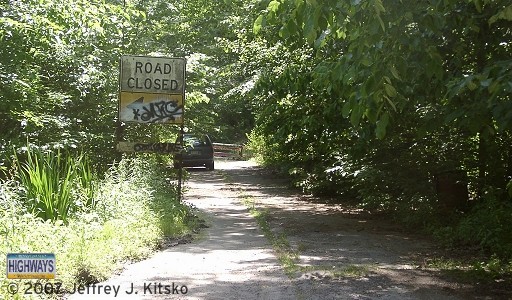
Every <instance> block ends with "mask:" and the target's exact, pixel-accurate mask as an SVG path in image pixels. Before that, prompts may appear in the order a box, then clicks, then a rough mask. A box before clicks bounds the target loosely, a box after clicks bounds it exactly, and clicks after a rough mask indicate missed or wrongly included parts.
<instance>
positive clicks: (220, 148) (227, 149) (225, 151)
mask: <svg viewBox="0 0 512 300" xmlns="http://www.w3.org/2000/svg"><path fill="white" fill-rule="evenodd" d="M212 145H213V151H214V153H213V155H214V156H215V157H225V158H231V159H242V157H243V152H244V146H243V145H237V144H222V143H212Z"/></svg>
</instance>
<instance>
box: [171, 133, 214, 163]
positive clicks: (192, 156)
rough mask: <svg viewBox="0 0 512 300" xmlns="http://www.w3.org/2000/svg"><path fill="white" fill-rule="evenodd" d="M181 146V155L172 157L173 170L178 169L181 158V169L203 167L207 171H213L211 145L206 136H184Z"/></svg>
mask: <svg viewBox="0 0 512 300" xmlns="http://www.w3.org/2000/svg"><path fill="white" fill-rule="evenodd" d="M176 142H177V143H178V142H179V141H176ZM183 145H184V147H185V149H184V151H183V152H182V154H176V155H175V156H174V168H179V167H180V158H181V159H183V160H182V161H181V163H182V166H183V167H203V166H204V167H206V169H208V170H213V169H214V162H213V145H212V141H211V140H210V137H209V136H208V135H206V134H203V135H194V134H184V135H183Z"/></svg>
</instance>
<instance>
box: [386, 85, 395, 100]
mask: <svg viewBox="0 0 512 300" xmlns="http://www.w3.org/2000/svg"><path fill="white" fill-rule="evenodd" d="M384 90H385V91H386V94H387V95H388V96H389V97H391V98H394V97H396V96H397V95H398V93H397V92H396V90H395V88H394V87H393V86H392V85H391V84H388V83H384Z"/></svg>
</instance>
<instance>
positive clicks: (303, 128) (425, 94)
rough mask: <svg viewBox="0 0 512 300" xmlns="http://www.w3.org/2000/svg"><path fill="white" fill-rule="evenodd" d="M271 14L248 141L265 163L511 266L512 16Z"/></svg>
mask: <svg viewBox="0 0 512 300" xmlns="http://www.w3.org/2000/svg"><path fill="white" fill-rule="evenodd" d="M263 3H264V4H265V7H264V9H263V10H262V11H261V14H260V15H259V17H258V18H257V19H256V21H255V23H254V31H255V32H257V33H259V35H260V37H261V38H262V39H264V40H265V41H266V43H267V49H269V50H271V51H272V56H271V60H268V61H267V63H268V65H267V66H263V67H262V69H261V73H260V76H259V79H258V82H257V87H256V89H255V92H254V98H255V100H256V101H255V109H256V111H255V113H256V117H257V121H256V128H255V129H254V132H253V133H252V135H251V138H252V147H253V148H254V149H255V150H257V151H259V152H260V153H261V154H262V158H263V160H264V162H265V163H267V164H269V165H274V166H278V167H279V168H281V169H282V170H284V171H287V172H289V173H290V174H293V175H294V176H296V178H297V181H298V183H299V185H300V186H302V187H303V188H304V189H305V190H307V191H311V192H314V193H318V194H320V193H325V194H329V195H345V196H347V197H355V198H356V199H357V202H358V203H359V204H361V205H364V206H365V207H367V208H371V209H377V210H380V211H385V212H392V213H393V214H394V215H395V216H397V217H398V218H399V219H400V220H402V221H406V222H408V223H409V224H415V225H417V224H422V225H424V226H426V227H433V226H434V225H435V226H434V227H435V228H444V229H443V230H444V231H443V234H445V235H446V236H450V238H451V239H454V240H457V241H462V242H472V243H477V244H478V243H479V244H481V245H482V246H483V247H484V248H486V249H492V251H494V252H497V253H499V254H500V255H502V256H504V257H511V256H512V239H511V237H510V235H509V234H507V232H508V229H507V228H511V226H512V218H511V216H512V201H511V197H512V183H511V180H512V160H511V158H512V153H511V151H512V148H511V147H510V145H512V99H511V95H512V73H511V72H510V70H511V69H512V60H510V57H511V53H512V31H511V29H510V28H511V25H512V5H511V4H510V3H509V2H508V1H485V0H484V1H480V0H468V1H450V0H448V1H422V2H417V1H383V0H369V1H363V0H357V1H322V2H317V1H278V0H272V1H264V2H263ZM466 186H469V190H468V191H465V188H466ZM468 194H469V197H468ZM468 200H469V201H468ZM447 226H448V227H447ZM498 241H499V242H498ZM493 244H496V245H497V244H499V246H497V247H493Z"/></svg>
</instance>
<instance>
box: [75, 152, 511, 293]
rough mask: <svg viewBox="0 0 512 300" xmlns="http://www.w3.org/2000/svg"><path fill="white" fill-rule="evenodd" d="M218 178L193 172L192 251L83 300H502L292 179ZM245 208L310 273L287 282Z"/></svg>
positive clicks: (386, 228) (164, 258)
mask: <svg viewBox="0 0 512 300" xmlns="http://www.w3.org/2000/svg"><path fill="white" fill-rule="evenodd" d="M216 168H217V170H215V171H213V172H209V171H203V170H191V172H190V176H189V179H188V180H187V182H186V184H185V201H186V202H188V203H190V204H192V205H194V206H196V207H197V208H198V209H199V210H200V214H201V217H203V218H204V219H205V221H206V222H205V224H206V225H207V226H208V228H205V229H203V231H202V232H201V233H200V234H199V235H198V236H197V238H196V239H195V240H194V241H193V242H192V243H189V244H180V245H177V246H174V247H170V248H168V249H165V250H163V251H160V252H158V253H156V254H154V255H153V256H152V257H150V258H149V259H147V260H144V261H141V262H137V263H133V264H131V265H128V266H126V268H125V269H124V271H123V272H122V273H121V274H119V275H116V276H114V277H113V278H111V279H110V280H108V281H107V282H103V283H99V284H97V285H96V289H95V290H94V293H91V291H89V292H88V293H87V294H88V295H83V296H86V297H85V298H87V299H113V298H114V297H115V298H121V299H128V298H129V299H244V300H249V299H468V298H473V299H494V298H495V297H488V296H486V295H485V292H483V293H482V291H481V290H480V291H479V287H474V286H471V285H467V284H461V283H457V282H452V281H449V280H446V279H441V278H440V276H438V273H437V272H436V271H435V270H429V269H426V268H423V267H421V264H422V261H424V260H426V259H427V256H426V253H430V252H432V251H435V246H434V245H433V244H432V243H431V242H429V241H428V240H424V239H422V238H421V237H419V236H411V235H407V234H405V233H404V232H403V231H402V230H400V228H398V227H396V226H394V225H392V224H388V223H386V222H383V221H379V220H374V219H373V218H371V217H370V216H367V215H364V214H362V213H361V212H360V211H357V210H354V209H348V208H346V207H342V206H340V205H334V204H329V203H327V202H325V201H322V200H321V199H315V198H309V197H304V196H301V195H299V194H294V193H293V192H292V191H290V190H289V189H288V188H286V185H285V183H284V181H283V180H282V179H280V178H276V177H275V176H268V174H265V173H264V172H263V171H262V170H261V169H260V168H258V167H257V166H255V165H254V164H253V163H250V162H243V161H217V162H216ZM242 198H246V199H247V198H250V199H252V200H253V202H254V204H255V207H257V208H258V209H259V210H264V211H266V213H267V214H268V218H267V221H268V223H269V225H270V227H271V228H272V231H273V232H274V233H275V234H279V235H282V236H284V237H285V238H286V239H287V240H288V241H289V243H290V245H291V246H292V248H293V249H295V250H294V251H296V253H298V261H297V265H298V266H300V269H299V271H298V272H297V274H296V275H294V276H290V277H291V278H289V277H288V276H286V275H285V273H284V271H283V267H282V266H281V265H280V264H279V262H278V260H277V258H276V255H275V253H274V252H273V250H272V246H271V245H270V244H269V242H268V241H267V239H266V238H265V237H264V235H263V232H262V231H261V230H260V228H258V225H257V223H256V221H255V219H254V218H253V217H252V216H251V215H250V213H249V212H248V209H247V208H246V207H245V206H244V204H242V202H241V199H242ZM350 270H352V272H351V271H350ZM99 286H101V287H99ZM106 287H110V290H109V292H110V294H106V292H107V290H106V289H105V288H106ZM107 289H108V288H107ZM114 289H117V290H114ZM115 292H117V295H116V294H115ZM99 293H100V294H99ZM79 296H80V295H76V294H75V295H73V297H71V299H78V298H82V297H79ZM91 296H92V297H91ZM509 296H510V295H509ZM504 297H506V296H504ZM504 299H507V298H504Z"/></svg>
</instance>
